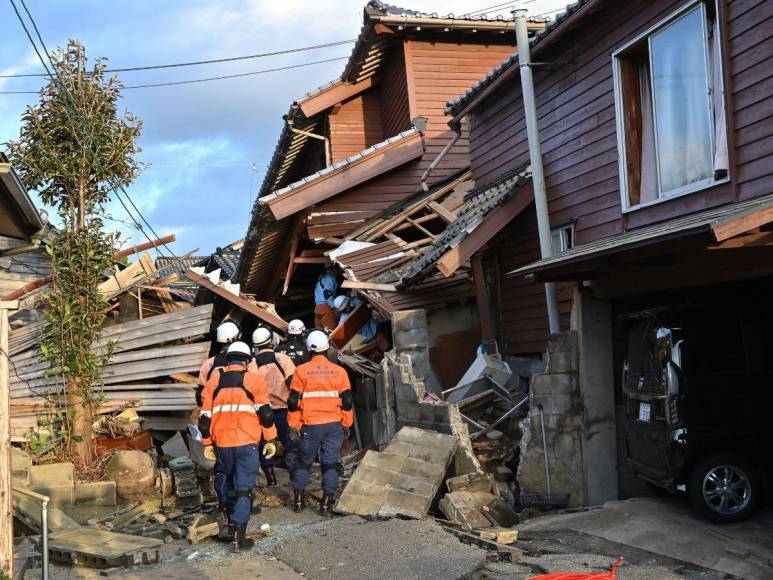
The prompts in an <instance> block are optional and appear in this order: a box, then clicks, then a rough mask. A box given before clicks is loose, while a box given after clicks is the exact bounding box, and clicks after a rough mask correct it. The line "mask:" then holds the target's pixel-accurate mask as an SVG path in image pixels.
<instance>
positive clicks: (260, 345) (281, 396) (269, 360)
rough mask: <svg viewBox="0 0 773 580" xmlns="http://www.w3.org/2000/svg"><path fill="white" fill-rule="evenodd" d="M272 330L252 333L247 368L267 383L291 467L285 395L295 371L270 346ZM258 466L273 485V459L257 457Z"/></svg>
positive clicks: (288, 360) (269, 483)
mask: <svg viewBox="0 0 773 580" xmlns="http://www.w3.org/2000/svg"><path fill="white" fill-rule="evenodd" d="M272 334H273V333H272V332H271V330H269V329H268V328H265V327H258V328H256V329H255V332H253V333H252V345H253V346H254V348H255V358H254V359H253V360H252V361H251V362H250V366H249V367H248V368H249V370H250V371H252V372H257V373H258V374H259V375H260V376H262V377H263V379H264V380H265V381H266V384H267V385H268V398H269V403H270V405H271V410H272V411H273V413H274V425H276V431H277V434H278V435H279V441H281V442H282V445H283V446H284V448H285V466H286V467H287V469H289V470H292V468H293V460H294V458H295V453H294V449H293V447H294V445H293V444H292V442H291V441H290V428H289V427H288V426H287V397H288V396H289V395H290V388H289V387H290V383H291V382H292V380H293V374H295V365H294V364H293V361H292V359H291V358H290V357H289V356H287V355H286V354H284V353H281V352H274V349H273V348H272ZM264 445H265V441H261V443H260V447H259V450H260V451H261V452H262V451H263V446H264ZM260 466H261V467H262V468H263V473H265V474H266V482H267V484H268V487H273V486H275V485H276V473H275V472H274V460H273V459H272V458H271V457H265V456H263V455H261V456H260Z"/></svg>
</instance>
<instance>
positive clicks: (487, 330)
mask: <svg viewBox="0 0 773 580" xmlns="http://www.w3.org/2000/svg"><path fill="white" fill-rule="evenodd" d="M472 275H473V281H474V282H475V301H476V302H477V303H478V317H479V318H480V329H481V335H482V337H483V340H484V341H485V343H486V352H488V353H489V354H495V353H496V351H497V347H496V343H495V341H496V334H495V333H494V324H493V323H492V321H491V308H490V307H489V299H488V292H486V271H485V270H484V268H483V258H481V256H480V254H475V255H474V256H473V257H472Z"/></svg>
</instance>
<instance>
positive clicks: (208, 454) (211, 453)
mask: <svg viewBox="0 0 773 580" xmlns="http://www.w3.org/2000/svg"><path fill="white" fill-rule="evenodd" d="M204 459H208V460H210V461H215V460H216V459H217V457H216V456H215V448H214V447H213V446H212V445H207V446H206V447H204Z"/></svg>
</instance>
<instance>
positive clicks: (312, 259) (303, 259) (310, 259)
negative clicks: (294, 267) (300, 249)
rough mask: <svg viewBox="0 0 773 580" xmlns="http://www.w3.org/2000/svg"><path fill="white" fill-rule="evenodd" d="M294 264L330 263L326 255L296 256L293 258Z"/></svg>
mask: <svg viewBox="0 0 773 580" xmlns="http://www.w3.org/2000/svg"><path fill="white" fill-rule="evenodd" d="M293 263H294V264H323V265H324V264H328V263H329V260H328V259H327V257H325V256H296V257H295V258H293Z"/></svg>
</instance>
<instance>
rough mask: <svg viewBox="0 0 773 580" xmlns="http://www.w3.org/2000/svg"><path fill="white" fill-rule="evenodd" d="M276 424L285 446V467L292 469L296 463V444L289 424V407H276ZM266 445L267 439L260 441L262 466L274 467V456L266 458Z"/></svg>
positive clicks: (277, 431)
mask: <svg viewBox="0 0 773 580" xmlns="http://www.w3.org/2000/svg"><path fill="white" fill-rule="evenodd" d="M274 425H276V434H277V436H278V437H279V441H281V442H282V445H283V446H284V448H285V467H287V469H289V470H292V468H293V465H294V463H295V455H296V453H297V451H296V449H295V448H296V445H295V443H294V442H293V441H291V440H290V426H289V425H288V424H287V409H274ZM265 445H266V442H265V441H261V442H260V466H261V467H262V468H263V470H264V471H265V470H266V467H274V458H273V457H272V458H271V459H266V458H265V457H263V447H264V446H265Z"/></svg>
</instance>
